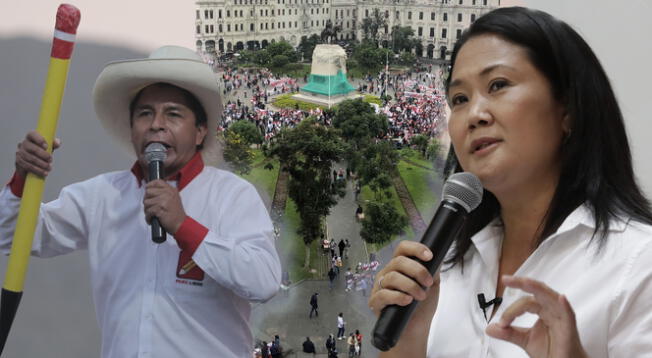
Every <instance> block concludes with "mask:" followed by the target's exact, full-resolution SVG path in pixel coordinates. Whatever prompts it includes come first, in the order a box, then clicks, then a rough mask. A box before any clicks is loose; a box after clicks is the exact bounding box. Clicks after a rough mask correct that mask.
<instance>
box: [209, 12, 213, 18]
mask: <svg viewBox="0 0 652 358" xmlns="http://www.w3.org/2000/svg"><path fill="white" fill-rule="evenodd" d="M209 14H210V15H211V19H212V18H213V10H211V12H210V13H209Z"/></svg>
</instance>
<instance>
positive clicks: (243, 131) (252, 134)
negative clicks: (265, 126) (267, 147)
mask: <svg viewBox="0 0 652 358" xmlns="http://www.w3.org/2000/svg"><path fill="white" fill-rule="evenodd" d="M227 132H234V133H237V134H238V135H239V136H240V138H242V140H244V141H245V143H247V144H248V145H251V144H261V143H262V142H263V135H262V134H260V131H259V130H258V127H256V125H255V124H253V123H252V122H249V121H247V120H240V121H236V122H235V123H233V124H231V125H230V126H229V129H228V130H227Z"/></svg>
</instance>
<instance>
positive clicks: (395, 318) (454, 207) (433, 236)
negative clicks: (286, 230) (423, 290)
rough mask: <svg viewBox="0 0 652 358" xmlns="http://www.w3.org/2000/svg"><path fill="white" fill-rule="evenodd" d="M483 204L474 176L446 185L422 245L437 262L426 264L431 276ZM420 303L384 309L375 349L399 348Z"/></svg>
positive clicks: (465, 175)
mask: <svg viewBox="0 0 652 358" xmlns="http://www.w3.org/2000/svg"><path fill="white" fill-rule="evenodd" d="M480 201H482V183H481V182H480V180H479V179H478V178H477V177H476V176H475V175H473V174H471V173H466V172H464V173H456V174H453V175H451V176H450V178H448V180H447V181H446V183H444V189H443V199H442V201H441V203H440V204H439V208H438V209H437V212H436V213H435V216H434V217H433V218H432V221H431V222H430V225H429V226H428V229H427V230H426V232H425V233H424V234H423V237H422V238H421V243H422V244H424V245H426V246H427V247H428V248H429V249H430V251H432V254H433V258H432V259H431V260H430V261H427V262H424V261H421V260H419V259H417V258H414V259H415V260H416V261H418V262H419V263H420V264H422V265H423V266H424V267H425V268H426V269H428V271H429V272H430V274H434V273H435V272H436V271H437V269H438V268H439V266H440V265H441V263H442V261H443V260H444V257H445V256H446V253H447V252H448V249H449V248H450V246H451V244H452V243H453V241H454V240H455V237H457V234H458V233H459V231H460V229H461V228H462V224H463V223H464V220H465V219H466V216H467V214H468V213H469V212H471V211H473V210H474V209H475V208H477V207H478V205H480ZM417 304H418V301H416V300H414V301H412V302H411V303H410V304H409V305H407V306H399V305H389V306H387V307H385V308H383V310H382V312H381V313H380V317H378V321H376V325H375V326H374V330H373V342H372V343H373V345H374V346H375V347H376V348H378V349H380V350H381V351H383V352H385V351H388V350H390V349H391V348H392V347H394V346H395V345H396V342H397V341H398V339H399V337H400V336H401V333H402V332H403V329H404V328H405V326H406V325H407V323H408V321H409V320H410V316H411V315H412V312H414V309H415V308H416V306H417Z"/></svg>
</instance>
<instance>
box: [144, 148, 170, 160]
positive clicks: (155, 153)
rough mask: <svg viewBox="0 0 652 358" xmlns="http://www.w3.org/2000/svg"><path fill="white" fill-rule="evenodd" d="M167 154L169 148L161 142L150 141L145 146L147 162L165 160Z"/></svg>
mask: <svg viewBox="0 0 652 358" xmlns="http://www.w3.org/2000/svg"><path fill="white" fill-rule="evenodd" d="M167 156H168V155H167V149H165V146H164V145H163V144H161V143H150V144H149V145H148V146H147V147H146V148H145V160H146V161H147V164H149V163H151V162H163V161H165V158H167Z"/></svg>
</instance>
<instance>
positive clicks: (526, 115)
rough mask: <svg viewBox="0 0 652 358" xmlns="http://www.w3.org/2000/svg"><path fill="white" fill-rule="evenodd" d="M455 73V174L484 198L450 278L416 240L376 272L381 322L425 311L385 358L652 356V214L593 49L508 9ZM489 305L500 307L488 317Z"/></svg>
mask: <svg viewBox="0 0 652 358" xmlns="http://www.w3.org/2000/svg"><path fill="white" fill-rule="evenodd" d="M451 64H452V68H451V70H450V73H451V75H450V77H449V79H448V84H447V87H448V88H447V91H448V101H449V103H450V106H451V114H450V120H449V124H448V126H449V132H450V137H451V141H452V145H453V149H454V154H455V156H456V159H457V160H458V165H457V168H456V170H457V171H467V172H470V173H473V174H475V175H476V176H477V177H478V178H479V179H480V181H481V182H482V185H483V186H484V195H483V199H482V202H481V204H480V206H479V207H478V208H477V209H475V210H474V211H473V212H471V213H470V215H469V217H468V218H467V220H466V222H465V224H464V225H463V227H462V230H461V232H460V233H459V235H458V236H457V237H456V241H455V243H454V245H453V247H452V248H451V250H450V251H449V252H448V254H447V259H446V261H445V264H444V266H443V268H442V270H441V273H439V272H438V273H436V274H435V275H434V276H433V275H431V274H430V273H429V272H428V271H427V270H426V269H425V268H424V267H423V266H422V265H421V264H420V263H419V262H418V261H416V259H419V260H422V261H429V260H431V259H432V257H433V253H432V252H431V251H430V250H429V249H428V248H427V247H425V246H424V245H422V244H420V243H418V242H412V241H403V242H401V243H400V244H399V245H398V247H397V249H396V250H395V252H394V258H393V259H392V260H391V261H390V262H389V263H388V264H387V265H386V266H385V267H384V268H383V269H382V270H381V271H380V272H379V273H378V275H377V281H376V282H375V285H374V288H373V293H372V295H371V297H370V299H369V305H370V307H371V308H372V310H373V311H374V312H375V313H376V314H380V311H381V310H382V309H383V308H384V307H385V306H387V305H390V304H397V305H402V306H404V305H407V304H409V303H410V302H412V301H414V300H417V301H420V303H419V305H418V306H417V308H416V311H415V312H414V314H413V315H412V316H411V319H410V321H409V322H408V324H407V327H406V328H405V330H404V332H403V335H402V336H401V337H400V340H399V341H398V344H397V345H396V346H395V347H394V348H393V349H391V350H389V351H388V352H383V353H381V355H380V357H429V358H439V357H442V358H443V357H446V358H457V357H460V358H461V357H480V356H482V357H514V358H519V357H555V358H584V357H591V358H603V357H643V356H646V355H648V354H649V353H650V351H651V349H652V347H651V345H650V342H652V310H650V302H652V266H650V264H649V263H650V262H652V226H651V225H652V213H651V212H650V204H649V201H648V199H647V198H646V197H645V196H644V195H643V193H642V191H641V190H640V188H639V187H638V185H637V183H636V179H635V175H634V172H633V168H632V158H631V153H630V149H629V145H628V141H627V135H626V131H625V126H624V120H623V116H622V114H621V111H620V108H619V105H618V102H617V100H616V97H615V95H614V92H613V90H612V88H611V85H610V83H609V79H608V76H607V75H606V73H605V71H604V70H603V68H602V66H601V64H600V62H599V61H598V59H597V57H596V56H595V54H594V53H593V51H592V50H591V48H590V47H589V45H588V44H587V43H586V42H585V41H584V40H583V39H582V37H581V36H580V35H579V34H578V33H577V32H576V31H575V30H573V29H572V28H571V27H570V26H569V25H568V24H566V23H564V22H563V21H561V20H558V19H556V18H554V17H552V16H551V15H549V14H547V13H545V12H542V11H537V10H532V9H526V8H520V7H513V8H498V9H496V10H493V11H491V12H489V13H487V14H485V15H483V16H482V17H480V18H478V19H477V20H476V21H475V22H474V23H473V24H471V26H470V28H469V29H468V30H467V31H466V32H465V33H464V34H463V35H462V37H461V38H460V39H459V40H458V41H457V43H456V45H455V48H454V50H453V54H452V58H451ZM478 294H484V295H485V296H487V301H490V299H493V298H494V297H500V298H501V299H502V301H501V302H502V303H501V302H496V301H494V304H493V305H492V306H490V307H486V306H484V305H483V306H482V307H480V305H479V304H478V301H477V300H476V299H475V298H476V297H477V296H478ZM499 301H500V300H499ZM526 313H530V314H526ZM485 314H486V319H485Z"/></svg>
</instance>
